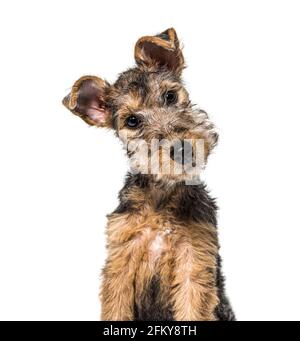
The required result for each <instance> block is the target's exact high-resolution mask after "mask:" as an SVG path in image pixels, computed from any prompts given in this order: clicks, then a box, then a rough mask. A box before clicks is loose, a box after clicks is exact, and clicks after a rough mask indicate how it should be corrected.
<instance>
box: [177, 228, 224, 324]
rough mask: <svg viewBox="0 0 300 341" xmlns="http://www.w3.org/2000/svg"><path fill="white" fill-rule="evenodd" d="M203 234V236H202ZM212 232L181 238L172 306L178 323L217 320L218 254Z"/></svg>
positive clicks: (178, 246)
mask: <svg viewBox="0 0 300 341" xmlns="http://www.w3.org/2000/svg"><path fill="white" fill-rule="evenodd" d="M199 232H200V233H199ZM212 236H213V233H211V232H210V228H208V229H207V230H201V231H199V230H198V232H197V230H196V229H195V230H194V231H192V235H189V236H187V235H186V236H181V237H180V239H179V241H178V243H177V245H176V247H175V248H174V249H175V267H174V276H173V283H172V291H171V296H172V305H173V311H174V319H175V320H177V321H211V320H215V314H214V312H215V308H216V306H217V304H218V295H217V287H216V269H217V264H216V253H217V245H216V243H215V242H214V237H212Z"/></svg>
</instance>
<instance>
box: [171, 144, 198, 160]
mask: <svg viewBox="0 0 300 341" xmlns="http://www.w3.org/2000/svg"><path fill="white" fill-rule="evenodd" d="M170 158H171V159H172V160H173V161H175V162H177V163H181V164H182V165H183V164H185V165H187V164H190V163H192V161H193V147H192V145H191V144H190V143H189V142H187V141H178V142H176V143H174V144H173V146H171V148H170Z"/></svg>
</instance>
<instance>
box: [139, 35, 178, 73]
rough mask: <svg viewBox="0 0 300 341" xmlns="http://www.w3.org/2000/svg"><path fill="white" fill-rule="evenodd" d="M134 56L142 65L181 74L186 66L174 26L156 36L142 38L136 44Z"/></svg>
mask: <svg viewBox="0 0 300 341" xmlns="http://www.w3.org/2000/svg"><path fill="white" fill-rule="evenodd" d="M134 56H135V60H136V62H137V64H138V65H139V66H140V67H146V68H150V69H152V70H157V69H159V68H165V69H168V70H170V71H173V72H175V73H176V74H178V75H180V74H181V71H182V69H183V68H184V58H183V54H182V51H181V49H180V46H179V40H178V38H177V34H176V31H175V30H174V28H169V29H167V30H166V31H164V32H162V33H160V34H158V35H156V36H146V37H142V38H140V39H139V40H138V41H137V43H136V45H135V51H134Z"/></svg>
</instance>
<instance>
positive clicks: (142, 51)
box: [63, 28, 218, 180]
mask: <svg viewBox="0 0 300 341" xmlns="http://www.w3.org/2000/svg"><path fill="white" fill-rule="evenodd" d="M135 61H136V66H135V67H134V68H132V69H129V70H128V71H125V72H123V73H121V74H120V76H119V78H118V79H117V81H116V82H115V83H114V84H113V85H110V84H109V83H108V82H106V81H104V80H102V79H101V78H98V77H95V76H84V77H82V78H80V79H79V80H77V81H76V82H75V84H74V85H73V87H72V90H71V93H70V94H69V95H68V96H66V97H65V98H64V100H63V104H64V105H65V106H66V107H67V108H68V109H69V110H71V111H72V112H73V113H74V114H75V115H78V116H79V117H81V118H82V119H83V120H84V121H85V122H87V123H88V124H90V125H95V126H98V127H107V128H111V129H114V130H115V132H116V135H117V136H118V137H119V138H120V139H121V140H122V141H123V142H124V143H125V144H126V147H127V152H128V155H129V156H130V158H131V168H132V170H133V171H135V172H143V173H151V174H155V176H156V177H159V178H162V177H167V178H168V179H170V178H172V179H180V180H182V178H183V177H184V176H185V175H186V173H187V172H188V170H189V169H192V168H193V167H194V165H195V159H196V158H197V155H198V154H199V153H202V155H200V154H199V157H200V159H198V160H204V161H205V160H206V159H207V156H208V154H209V152H210V151H211V149H212V148H213V147H214V146H215V144H216V142H217V138H218V135H217V133H216V132H215V131H214V129H213V128H214V127H213V125H212V123H211V122H210V121H209V120H208V117H207V114H206V113H205V112H204V111H202V110H199V109H195V108H194V106H193V105H192V104H191V102H190V99H189V95H188V92H187V91H186V89H185V87H184V85H183V83H182V80H181V73H182V70H183V69H184V58H183V54H182V50H181V47H180V44H179V40H178V38H177V34H176V32H175V30H174V29H173V28H170V29H168V30H166V31H164V32H162V33H160V34H158V35H156V36H145V37H142V38H140V39H139V40H138V41H137V43H136V45H135ZM197 142H199V143H198V144H197ZM196 145H197V146H198V147H197V148H196ZM199 146H200V149H201V150H199ZM196 149H198V151H197V152H196Z"/></svg>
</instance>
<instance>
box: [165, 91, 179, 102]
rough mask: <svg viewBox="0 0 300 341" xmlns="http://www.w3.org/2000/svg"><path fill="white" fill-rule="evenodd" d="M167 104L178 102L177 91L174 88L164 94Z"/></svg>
mask: <svg viewBox="0 0 300 341" xmlns="http://www.w3.org/2000/svg"><path fill="white" fill-rule="evenodd" d="M163 97H164V101H165V104H167V105H170V104H174V103H176V102H177V93H176V91H174V90H169V91H166V92H165V93H164V95H163Z"/></svg>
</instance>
